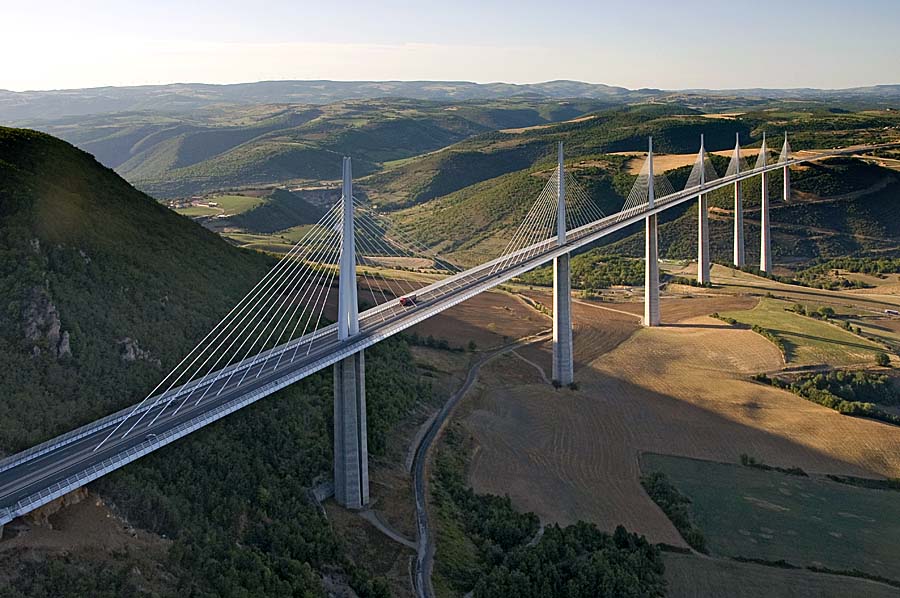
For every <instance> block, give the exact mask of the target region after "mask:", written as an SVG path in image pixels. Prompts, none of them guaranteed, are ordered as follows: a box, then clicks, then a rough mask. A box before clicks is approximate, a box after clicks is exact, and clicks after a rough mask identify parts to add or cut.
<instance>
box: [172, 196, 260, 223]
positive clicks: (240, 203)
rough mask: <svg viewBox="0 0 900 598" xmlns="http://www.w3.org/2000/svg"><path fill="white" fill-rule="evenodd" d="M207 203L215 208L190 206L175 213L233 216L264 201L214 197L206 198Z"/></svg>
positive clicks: (258, 198) (247, 197) (251, 197)
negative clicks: (210, 203) (214, 204)
mask: <svg viewBox="0 0 900 598" xmlns="http://www.w3.org/2000/svg"><path fill="white" fill-rule="evenodd" d="M208 201H209V202H212V203H216V204H218V205H217V206H197V205H195V206H190V207H187V208H179V209H176V210H175V211H176V212H178V213H179V214H182V215H184V216H190V217H192V218H193V217H197V216H217V215H219V214H227V215H234V214H240V213H241V212H246V211H247V210H249V209H250V208H253V207H255V206H258V205H259V204H261V203H262V202H263V201H264V200H263V199H262V198H261V197H253V196H249V195H215V196H211V197H209V198H208Z"/></svg>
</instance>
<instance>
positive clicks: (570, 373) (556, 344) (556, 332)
mask: <svg viewBox="0 0 900 598" xmlns="http://www.w3.org/2000/svg"><path fill="white" fill-rule="evenodd" d="M557 161H558V166H557V172H558V173H559V180H558V184H557V187H556V193H557V203H556V239H557V244H559V245H565V243H566V174H565V168H564V166H563V144H562V141H560V142H559V147H558V151H557ZM574 370H575V364H574V356H573V349H572V280H571V270H570V268H569V254H568V253H566V254H564V255H561V256H559V257H557V258H554V260H553V379H554V380H556V381H557V382H559V383H560V384H562V385H568V384H571V383H572V382H574V381H575V373H574Z"/></svg>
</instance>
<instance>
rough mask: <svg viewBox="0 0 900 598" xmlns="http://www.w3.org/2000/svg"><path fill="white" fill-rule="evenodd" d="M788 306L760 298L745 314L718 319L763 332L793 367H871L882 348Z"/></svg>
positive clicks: (728, 313) (725, 314) (737, 313)
mask: <svg viewBox="0 0 900 598" xmlns="http://www.w3.org/2000/svg"><path fill="white" fill-rule="evenodd" d="M791 305H792V304H790V303H788V302H786V301H780V300H778V299H771V298H764V299H762V300H761V301H760V302H759V304H758V305H757V306H756V307H754V308H753V309H751V310H749V311H728V312H722V313H720V314H719V315H720V316H722V317H724V318H730V319H733V320H735V321H737V322H739V323H741V324H744V325H747V326H751V327H753V326H757V327H759V328H760V329H765V330H766V331H768V332H769V333H771V334H772V335H773V336H775V337H776V338H778V339H780V340H781V341H782V342H783V343H784V347H785V350H784V352H785V361H786V362H788V363H792V364H797V365H811V364H819V363H827V364H831V365H849V364H857V363H871V362H872V360H873V359H874V355H875V353H878V352H879V351H882V350H883V348H882V347H881V346H879V345H877V344H875V343H872V342H870V341H868V340H865V339H861V338H859V337H858V336H856V335H854V334H852V333H850V332H847V331H845V330H842V329H840V328H838V327H837V326H833V325H831V324H829V323H827V322H823V321H819V320H814V319H812V318H807V317H805V316H801V315H798V314H796V313H793V312H790V311H787V310H786V308H788V307H791Z"/></svg>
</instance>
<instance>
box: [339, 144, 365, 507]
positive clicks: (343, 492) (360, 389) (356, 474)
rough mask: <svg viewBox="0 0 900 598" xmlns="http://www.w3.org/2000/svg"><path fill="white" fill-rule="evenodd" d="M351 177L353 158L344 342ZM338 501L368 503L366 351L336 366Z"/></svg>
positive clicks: (350, 309)
mask: <svg viewBox="0 0 900 598" xmlns="http://www.w3.org/2000/svg"><path fill="white" fill-rule="evenodd" d="M351 176H352V175H351V165H350V158H344V164H343V185H342V201H343V212H342V230H341V258H340V270H339V278H338V322H337V325H338V340H340V341H346V340H348V339H350V338H351V337H353V336H356V335H357V334H359V306H358V303H357V294H356V245H355V244H356V239H355V235H354V230H353V181H352V178H351ZM334 497H335V500H337V502H338V504H340V505H342V506H344V507H347V508H350V509H360V508H362V507H364V506H365V505H367V504H368V502H369V450H368V439H367V429H366V366H365V357H364V355H363V352H362V351H360V352H358V353H354V354H353V355H351V356H349V357H345V358H344V359H342V360H341V361H339V362H337V363H335V364H334Z"/></svg>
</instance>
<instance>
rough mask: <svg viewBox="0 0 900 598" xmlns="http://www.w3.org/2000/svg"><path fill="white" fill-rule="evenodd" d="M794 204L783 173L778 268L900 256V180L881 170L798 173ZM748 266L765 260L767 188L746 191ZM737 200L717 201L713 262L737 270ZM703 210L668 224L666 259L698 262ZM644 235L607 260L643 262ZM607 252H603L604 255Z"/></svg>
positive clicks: (777, 214) (775, 227) (775, 178)
mask: <svg viewBox="0 0 900 598" xmlns="http://www.w3.org/2000/svg"><path fill="white" fill-rule="evenodd" d="M791 177H792V178H791V183H792V189H793V197H792V201H791V203H789V204H785V203H784V201H783V200H782V199H781V193H782V182H781V174H780V173H777V174H772V175H771V176H770V177H769V196H770V200H771V212H770V214H771V219H772V231H773V234H772V240H773V245H772V249H773V254H774V258H775V263H776V265H779V264H780V265H785V266H788V267H792V268H793V267H797V266H802V265H805V264H808V263H811V262H814V261H816V260H819V259H829V258H835V257H842V256H848V255H856V256H866V255H869V256H888V257H889V256H893V255H897V254H898V252H900V218H898V216H897V205H898V202H900V175H898V173H897V172H895V171H892V170H888V169H886V168H882V167H880V166H877V165H875V164H871V163H866V162H860V161H857V160H848V159H832V160H828V161H826V162H824V163H821V164H813V165H809V166H805V167H802V168H796V169H792V171H791ZM744 198H745V199H744V207H745V210H746V211H745V216H744V218H745V243H746V255H747V262H748V263H749V264H758V260H759V203H760V187H759V181H758V180H754V181H748V182H747V183H745V185H744ZM732 202H733V197H732V195H731V192H730V190H723V191H720V192H717V193H714V194H712V195H711V196H710V208H711V212H710V256H711V259H712V260H713V261H716V262H720V263H726V264H727V263H730V261H731V257H732V253H731V252H732V236H731V235H732V226H733V220H732V218H733V204H732ZM696 227H697V210H696V206H695V205H694V204H691V205H690V206H689V207H688V208H686V209H685V210H684V211H683V213H681V214H680V215H678V216H677V217H676V218H674V219H673V220H671V221H670V222H667V223H664V224H661V225H660V230H659V237H660V241H659V242H660V256H661V257H665V258H670V259H696V255H697V233H696ZM643 243H644V241H643V233H642V232H641V231H637V232H636V233H635V234H634V235H633V236H631V237H628V238H626V239H623V240H621V241H618V242H616V243H613V244H611V245H609V246H608V247H605V248H603V249H602V253H614V254H619V255H632V256H636V257H637V256H641V255H643ZM598 251H599V250H598Z"/></svg>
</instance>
